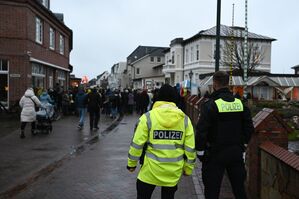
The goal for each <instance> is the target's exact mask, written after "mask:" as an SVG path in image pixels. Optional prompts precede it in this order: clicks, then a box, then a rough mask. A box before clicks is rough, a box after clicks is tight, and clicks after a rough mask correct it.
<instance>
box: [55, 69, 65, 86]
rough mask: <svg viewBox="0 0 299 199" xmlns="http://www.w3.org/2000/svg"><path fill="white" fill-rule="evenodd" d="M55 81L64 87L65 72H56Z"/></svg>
mask: <svg viewBox="0 0 299 199" xmlns="http://www.w3.org/2000/svg"><path fill="white" fill-rule="evenodd" d="M57 80H58V83H59V85H60V86H63V87H64V86H65V80H66V78H65V71H62V70H59V71H57Z"/></svg>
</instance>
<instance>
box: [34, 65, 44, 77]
mask: <svg viewBox="0 0 299 199" xmlns="http://www.w3.org/2000/svg"><path fill="white" fill-rule="evenodd" d="M32 75H42V76H45V68H44V66H43V65H41V64H36V63H33V64H32Z"/></svg>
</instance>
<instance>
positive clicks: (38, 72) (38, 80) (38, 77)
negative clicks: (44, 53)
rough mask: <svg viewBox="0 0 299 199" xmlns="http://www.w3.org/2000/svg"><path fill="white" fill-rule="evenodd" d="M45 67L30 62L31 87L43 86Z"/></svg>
mask: <svg viewBox="0 0 299 199" xmlns="http://www.w3.org/2000/svg"><path fill="white" fill-rule="evenodd" d="M44 86H45V68H44V66H43V65H41V64H37V63H32V87H33V88H45V87H44Z"/></svg>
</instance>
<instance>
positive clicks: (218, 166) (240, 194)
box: [202, 146, 247, 199]
mask: <svg viewBox="0 0 299 199" xmlns="http://www.w3.org/2000/svg"><path fill="white" fill-rule="evenodd" d="M225 170H226V171H227V174H228V177H229V180H230V183H231V186H232V189H233V193H234V196H235V198H236V199H246V198H247V197H246V192H245V186H244V182H245V179H246V170H245V166H244V161H243V149H242V148H241V147H240V146H230V147H228V148H225V149H221V150H219V151H217V152H211V153H209V154H208V156H207V157H204V160H203V163H202V180H203V183H204V186H205V198H206V199H218V198H219V193H220V187H221V183H222V178H223V175H224V172H225Z"/></svg>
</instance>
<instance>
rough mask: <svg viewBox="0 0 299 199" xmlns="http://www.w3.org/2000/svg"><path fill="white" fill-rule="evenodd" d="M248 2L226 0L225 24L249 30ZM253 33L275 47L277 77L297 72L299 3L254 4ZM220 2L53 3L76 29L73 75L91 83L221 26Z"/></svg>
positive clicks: (265, 0) (267, 0)
mask: <svg viewBox="0 0 299 199" xmlns="http://www.w3.org/2000/svg"><path fill="white" fill-rule="evenodd" d="M244 2H245V1H244V0H222V9H221V24H224V25H231V18H232V4H233V3H234V4H235V25H236V26H244V9H245V8H244V4H245V3H244ZM248 4H249V7H248V28H249V31H250V32H254V33H257V34H261V35H265V36H269V37H272V38H275V39H277V41H274V42H273V43H272V60H271V61H272V66H271V67H272V69H271V72H272V73H292V74H293V73H294V72H293V70H292V69H291V67H292V66H294V65H297V64H299V51H298V45H299V21H298V19H299V12H298V8H299V1H298V0H275V1H273V0H248ZM216 6H217V0H184V1H182V0H88V1H86V0H51V10H52V11H53V12H61V13H64V20H65V24H66V25H67V26H68V27H69V28H71V29H72V30H73V35H74V38H73V43H74V48H73V51H72V52H71V60H70V62H71V64H72V65H73V66H74V71H73V73H74V74H75V75H76V76H77V77H82V76H83V75H87V76H88V77H89V79H91V78H94V77H96V76H97V75H99V74H100V73H102V72H104V71H105V70H108V71H109V72H110V68H111V66H112V65H113V64H114V63H117V62H120V61H126V57H127V56H128V55H129V54H130V53H131V52H132V51H133V50H134V49H135V48H136V47H137V46H138V45H148V46H164V47H169V43H170V41H171V40H172V39H174V38H176V37H183V38H184V39H186V38H189V37H191V36H193V35H195V34H196V33H198V32H199V31H200V30H205V29H209V28H211V27H213V26H215V25H216Z"/></svg>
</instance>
